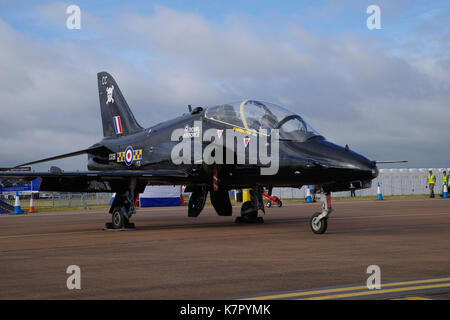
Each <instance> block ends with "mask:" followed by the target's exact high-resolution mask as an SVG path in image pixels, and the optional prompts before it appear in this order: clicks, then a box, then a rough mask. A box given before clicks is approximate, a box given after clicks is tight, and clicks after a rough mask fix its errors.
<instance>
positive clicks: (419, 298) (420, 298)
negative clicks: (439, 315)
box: [393, 297, 432, 300]
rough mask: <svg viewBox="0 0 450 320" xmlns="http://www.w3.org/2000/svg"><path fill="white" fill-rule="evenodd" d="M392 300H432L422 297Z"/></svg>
mask: <svg viewBox="0 0 450 320" xmlns="http://www.w3.org/2000/svg"><path fill="white" fill-rule="evenodd" d="M393 300H432V299H429V298H424V297H406V298H401V299H393Z"/></svg>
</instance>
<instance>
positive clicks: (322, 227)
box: [309, 193, 333, 234]
mask: <svg viewBox="0 0 450 320" xmlns="http://www.w3.org/2000/svg"><path fill="white" fill-rule="evenodd" d="M321 202H322V212H316V213H314V214H313V215H312V217H311V219H310V221H309V225H310V227H311V230H312V232H314V233H315V234H323V233H325V231H327V227H328V216H329V214H330V213H331V212H333V208H332V207H331V194H330V193H326V194H325V195H324V194H323V193H322V197H321Z"/></svg>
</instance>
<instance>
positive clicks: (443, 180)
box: [442, 176, 448, 185]
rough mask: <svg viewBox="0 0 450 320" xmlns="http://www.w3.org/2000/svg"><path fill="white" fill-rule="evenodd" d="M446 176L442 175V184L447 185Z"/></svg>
mask: <svg viewBox="0 0 450 320" xmlns="http://www.w3.org/2000/svg"><path fill="white" fill-rule="evenodd" d="M447 178H448V176H443V177H442V185H444V184H446V185H448V179H447Z"/></svg>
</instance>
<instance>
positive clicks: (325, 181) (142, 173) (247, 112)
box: [0, 72, 378, 234]
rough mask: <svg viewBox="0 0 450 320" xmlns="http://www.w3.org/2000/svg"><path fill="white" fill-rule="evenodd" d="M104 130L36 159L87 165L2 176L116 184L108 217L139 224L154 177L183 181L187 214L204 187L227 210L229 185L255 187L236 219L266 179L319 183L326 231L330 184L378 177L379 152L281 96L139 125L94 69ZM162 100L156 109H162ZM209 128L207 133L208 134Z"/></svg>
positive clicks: (269, 184)
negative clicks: (141, 200)
mask: <svg viewBox="0 0 450 320" xmlns="http://www.w3.org/2000/svg"><path fill="white" fill-rule="evenodd" d="M97 81H98V90H99V98H100V111H101V117H102V123H103V135H104V138H103V139H102V140H101V141H100V142H98V143H96V144H94V145H92V146H91V147H89V148H86V149H83V150H79V151H75V152H71V153H68V154H63V155H59V156H55V157H50V158H46V159H42V160H38V161H32V162H28V163H24V164H21V165H18V166H17V167H16V168H21V167H24V166H29V165H33V164H36V163H41V162H46V161H52V160H57V159H62V158H67V157H73V156H78V155H82V154H87V156H88V164H87V168H88V171H84V172H83V171H81V172H80V171H76V172H69V171H63V170H61V169H60V168H57V167H51V169H50V170H49V171H48V172H23V171H20V172H14V170H10V171H7V172H1V173H0V178H20V179H25V180H32V179H35V178H37V177H39V178H42V180H41V184H40V191H53V192H114V193H115V194H116V195H115V197H114V201H113V203H112V205H111V208H110V210H109V212H110V213H111V214H112V223H107V226H109V227H112V228H124V227H130V226H133V224H132V223H131V222H130V218H131V216H132V215H133V214H135V213H136V208H135V199H136V197H137V195H138V194H139V193H142V192H143V191H144V188H145V187H146V186H147V185H148V184H153V185H185V186H186V189H185V191H186V192H192V195H191V197H190V199H189V205H188V216H189V217H197V216H198V215H199V214H200V212H201V211H202V209H203V207H204V205H205V201H206V199H207V195H208V192H209V194H210V199H211V203H212V205H213V207H214V209H215V211H216V212H217V214H218V215H220V216H231V215H232V206H231V203H230V198H229V192H228V191H229V190H231V189H242V188H250V189H251V194H250V195H251V200H250V201H247V202H245V203H243V205H242V208H241V216H240V217H238V218H237V219H236V221H237V222H247V223H251V222H258V221H259V222H260V221H261V220H262V218H260V217H258V212H259V211H260V210H261V211H264V205H263V200H262V193H263V189H262V188H264V187H265V188H268V189H269V190H271V188H273V187H297V188H300V187H301V186H303V185H314V186H315V188H316V190H320V192H322V197H321V198H322V211H321V212H318V213H315V214H314V215H313V216H312V218H311V220H310V226H311V229H312V231H313V232H314V233H318V234H320V233H324V232H325V230H326V228H327V220H328V217H329V214H330V213H331V212H332V208H331V196H330V195H331V192H336V191H346V190H350V188H354V189H362V188H368V187H370V186H371V180H372V179H374V178H375V177H377V175H378V169H377V166H376V163H377V162H376V161H370V160H368V159H367V158H365V157H364V156H362V155H360V154H358V153H356V152H354V151H352V150H350V149H349V147H348V146H345V147H341V146H338V145H336V144H333V143H331V142H329V141H327V140H326V139H325V138H324V137H323V136H322V135H320V134H319V133H318V132H316V131H315V130H314V129H312V127H311V126H309V124H308V123H307V122H306V121H305V120H304V119H303V118H302V117H301V116H299V115H297V114H296V113H294V112H291V111H289V110H287V109H285V108H282V107H279V106H277V105H274V104H271V103H266V102H261V101H256V100H244V101H240V102H236V103H230V104H222V105H218V106H214V107H209V108H201V107H196V108H194V109H192V108H191V107H190V106H189V112H188V113H185V114H183V115H181V116H179V117H177V118H174V119H172V120H168V121H165V122H162V123H159V124H156V125H154V126H152V127H149V128H143V127H141V126H140V125H139V124H138V122H137V121H136V119H135V117H134V116H133V114H132V112H131V110H130V108H129V106H128V104H127V102H126V101H125V98H124V96H123V95H122V93H121V91H120V89H119V86H118V85H117V83H116V81H115V80H114V79H113V77H112V76H111V75H110V74H108V73H106V72H100V73H98V74H97ZM157 111H158V110H157V109H154V110H152V112H157ZM207 133H208V135H209V136H208V137H205V135H206V134H207Z"/></svg>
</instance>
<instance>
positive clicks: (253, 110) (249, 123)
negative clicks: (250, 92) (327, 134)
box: [205, 100, 320, 141]
mask: <svg viewBox="0 0 450 320" xmlns="http://www.w3.org/2000/svg"><path fill="white" fill-rule="evenodd" d="M205 117H206V118H207V119H210V120H213V121H217V122H221V123H224V124H228V125H231V126H236V127H239V128H243V129H247V130H250V131H253V132H260V131H261V129H266V130H267V133H268V134H270V132H271V131H272V130H273V129H279V130H280V138H282V139H290V140H296V141H305V140H307V139H309V138H311V137H313V136H319V135H320V134H319V133H318V132H317V131H316V130H314V129H313V128H312V127H311V126H310V125H309V124H308V123H307V122H306V121H305V120H304V119H303V118H302V117H300V116H299V115H297V114H295V113H294V112H292V111H290V110H288V109H286V108H283V107H280V106H278V105H275V104H273V103H268V102H261V101H257V100H244V101H241V102H234V103H229V104H223V105H218V106H215V107H211V108H208V109H207V110H206V113H205Z"/></svg>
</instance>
